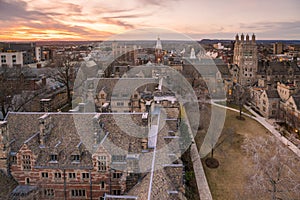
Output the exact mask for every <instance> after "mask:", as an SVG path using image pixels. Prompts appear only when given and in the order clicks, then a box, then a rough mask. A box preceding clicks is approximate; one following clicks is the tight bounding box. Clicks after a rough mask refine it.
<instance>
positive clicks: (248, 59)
mask: <svg viewBox="0 0 300 200" xmlns="http://www.w3.org/2000/svg"><path fill="white" fill-rule="evenodd" d="M257 62H258V57H257V45H256V40H255V35H254V34H253V35H252V40H250V39H249V35H246V40H245V36H244V35H243V34H242V35H241V38H239V36H238V35H236V39H235V45H234V56H233V64H236V65H237V66H238V68H239V77H238V83H240V84H241V85H252V84H253V83H254V82H255V81H256V73H257V66H258V64H257Z"/></svg>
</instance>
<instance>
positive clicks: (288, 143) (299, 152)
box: [211, 101, 300, 157]
mask: <svg viewBox="0 0 300 200" xmlns="http://www.w3.org/2000/svg"><path fill="white" fill-rule="evenodd" d="M211 104H213V105H215V106H218V107H221V108H225V109H228V110H232V111H235V112H240V111H239V110H237V109H234V108H230V107H227V106H223V105H220V104H217V103H215V102H214V101H212V102H211ZM245 108H246V109H247V110H248V111H250V112H251V113H252V114H253V115H254V116H252V115H249V114H247V113H244V112H243V115H245V116H247V117H250V118H252V119H254V120H256V121H257V122H259V123H260V124H261V125H263V126H264V127H265V128H266V129H268V130H269V131H270V132H271V133H272V134H273V135H274V136H275V137H276V138H277V139H278V140H280V141H281V142H282V143H283V144H284V145H286V146H287V147H288V148H289V149H290V150H291V151H293V152H294V153H295V154H296V155H297V156H298V157H300V149H299V148H298V147H297V146H296V145H294V144H293V143H292V142H291V141H289V140H288V139H286V138H285V137H284V136H281V134H280V133H279V132H278V131H277V130H276V129H275V127H274V126H273V125H271V124H270V123H268V122H267V121H266V118H264V117H261V116H260V115H258V114H257V113H256V112H255V111H253V110H252V109H251V108H250V107H248V106H245Z"/></svg>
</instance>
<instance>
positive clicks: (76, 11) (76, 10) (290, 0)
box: [0, 0, 300, 41]
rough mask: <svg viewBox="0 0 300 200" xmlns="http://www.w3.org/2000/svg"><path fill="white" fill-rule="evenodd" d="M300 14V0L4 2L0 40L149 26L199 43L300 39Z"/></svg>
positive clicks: (99, 35)
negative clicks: (249, 37) (245, 37)
mask: <svg viewBox="0 0 300 200" xmlns="http://www.w3.org/2000/svg"><path fill="white" fill-rule="evenodd" d="M299 11H300V3H299V0H246V1H245V0H214V1H208V0H168V1H167V0H106V1H104V0H0V27H1V28H0V40H1V41H4V40H104V39H108V38H110V37H111V36H113V35H115V34H120V33H124V32H126V31H132V30H134V29H140V28H149V27H158V28H166V29H169V30H174V31H176V32H179V33H183V34H186V35H188V36H190V37H192V38H193V39H197V40H198V39H203V38H210V39H215V38H217V39H233V38H234V35H235V34H236V33H242V32H243V33H249V34H252V33H255V34H256V35H257V38H258V39H300V12H299ZM165 37H168V39H174V38H172V35H171V34H170V35H168V34H166V35H165Z"/></svg>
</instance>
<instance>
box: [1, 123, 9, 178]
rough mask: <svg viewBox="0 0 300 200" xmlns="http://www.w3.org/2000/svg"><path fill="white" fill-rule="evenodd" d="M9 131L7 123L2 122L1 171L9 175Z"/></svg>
mask: <svg viewBox="0 0 300 200" xmlns="http://www.w3.org/2000/svg"><path fill="white" fill-rule="evenodd" d="M8 142H9V139H8V130H7V122H6V121H0V170H2V171H4V172H6V173H7V170H8V166H7V156H8V152H9V150H8V149H7V148H8V145H7V144H8Z"/></svg>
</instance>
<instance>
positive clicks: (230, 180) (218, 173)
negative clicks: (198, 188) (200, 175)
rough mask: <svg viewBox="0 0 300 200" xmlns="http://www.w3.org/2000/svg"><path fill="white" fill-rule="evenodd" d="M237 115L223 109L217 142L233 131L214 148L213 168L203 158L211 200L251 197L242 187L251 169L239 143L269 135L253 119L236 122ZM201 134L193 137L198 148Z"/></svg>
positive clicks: (251, 171)
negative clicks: (222, 122)
mask: <svg viewBox="0 0 300 200" xmlns="http://www.w3.org/2000/svg"><path fill="white" fill-rule="evenodd" d="M237 115H238V113H237V112H233V111H230V110H227V112H226V120H225V124H224V128H223V131H222V135H221V138H220V139H219V141H220V140H222V138H226V137H224V135H225V134H226V133H228V130H229V129H230V130H234V133H233V134H232V137H231V138H230V139H226V140H224V142H223V143H222V144H221V145H220V146H219V147H217V148H216V149H215V151H214V158H216V159H218V161H219V163H220V166H219V167H218V168H217V169H210V168H208V167H206V165H205V163H204V159H203V167H204V170H205V173H206V177H207V180H208V184H209V187H210V189H211V192H212V196H213V199H214V200H227V199H228V200H229V199H230V200H232V199H251V198H249V197H248V196H246V195H249V193H248V192H249V191H248V192H247V191H246V189H245V188H247V184H248V178H249V176H250V175H252V174H254V172H255V171H254V167H253V163H252V158H250V157H248V156H247V155H246V153H245V152H244V151H243V150H242V148H241V146H242V144H243V142H244V139H245V138H250V139H251V138H255V137H258V136H260V137H263V138H267V137H269V136H271V133H269V132H268V131H267V130H266V129H265V128H264V127H263V126H262V125H261V124H259V123H257V122H256V121H255V120H253V119H250V118H248V117H245V118H246V120H245V121H240V120H238V119H237V118H236V116H237ZM204 135H205V131H204V130H200V131H198V134H197V135H196V137H195V141H196V143H197V146H198V149H200V146H201V144H202V141H203V137H204ZM270 148H272V147H270ZM291 153H292V152H291ZM208 156H210V155H208ZM252 199H253V198H252ZM265 199H267V198H265Z"/></svg>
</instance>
